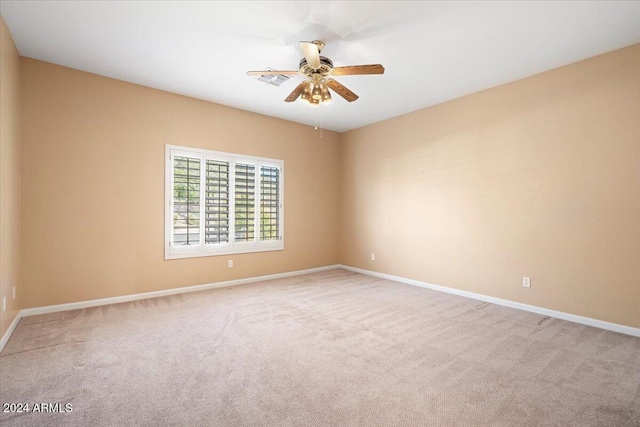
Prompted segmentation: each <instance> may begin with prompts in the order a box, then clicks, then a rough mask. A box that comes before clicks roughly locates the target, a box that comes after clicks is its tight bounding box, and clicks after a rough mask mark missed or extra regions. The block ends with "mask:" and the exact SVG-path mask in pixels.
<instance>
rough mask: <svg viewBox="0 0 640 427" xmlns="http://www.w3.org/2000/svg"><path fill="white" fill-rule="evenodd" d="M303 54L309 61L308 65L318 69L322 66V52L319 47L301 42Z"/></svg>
mask: <svg viewBox="0 0 640 427" xmlns="http://www.w3.org/2000/svg"><path fill="white" fill-rule="evenodd" d="M300 47H301V48H302V52H304V58H305V59H306V60H307V64H308V65H309V66H310V67H311V68H313V69H316V68H318V67H319V66H320V52H319V51H318V46H317V45H316V44H315V43H311V42H300Z"/></svg>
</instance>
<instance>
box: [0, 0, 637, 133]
mask: <svg viewBox="0 0 640 427" xmlns="http://www.w3.org/2000/svg"><path fill="white" fill-rule="evenodd" d="M0 12H1V13H2V16H3V17H4V19H5V22H6V23H7V26H8V27H9V30H10V31H11V34H12V35H13V38H14V40H15V42H16V45H17V47H18V50H19V52H20V54H21V55H23V56H26V57H30V58H35V59H39V60H42V61H48V62H52V63H55V64H60V65H64V66H67V67H72V68H76V69H79V70H84V71H88V72H91V73H96V74H100V75H103V76H108V77H113V78H116V79H120V80H125V81H128V82H133V83H138V84H141V85H145V86H150V87H154V88H158V89H162V90H166V91H169V92H174V93H179V94H183V95H187V96H192V97H195V98H200V99H204V100H208V101H213V102H216V103H219V104H224V105H229V106H232V107H236V108H240V109H243V110H248V111H254V112H257V113H261V114H266V115H269V116H273V117H279V118H282V119H286V120H292V121H295V122H299V123H305V124H309V125H314V124H315V122H316V120H320V119H321V120H322V126H323V127H324V128H325V129H331V130H335V131H339V132H343V131H347V130H350V129H354V128H357V127H360V126H364V125H367V124H370V123H375V122H378V121H381V120H385V119H387V118H390V117H395V116H398V115H401V114H405V113H408V112H411V111H414V110H417V109H420V108H424V107H428V106H430V105H434V104H438V103H441V102H443V101H447V100H449V99H453V98H458V97H460V96H463V95H467V94H470V93H473V92H477V91H480V90H483V89H487V88H490V87H492V86H496V85H500V84H503V83H507V82H510V81H513V80H516V79H520V78H523V77H526V76H530V75H533V74H537V73H540V72H543V71H546V70H549V69H552V68H556V67H559V66H562V65H566V64H569V63H572V62H575V61H578V60H581V59H585V58H588V57H591V56H595V55H598V54H601V53H604V52H608V51H611V50H614V49H618V48H621V47H624V46H628V45H630V44H634V43H638V42H640V1H587V2H578V1H566V2H564V1H549V2H543V1H537V2H522V1H517V2H506V1H496V2H479V1H478V2H471V1H469V2H450V1H447V2H445V1H442V2H418V1H409V2H400V1H392V2H384V1H351V2H346V1H322V2H321V1H314V2H303V1H297V2H265V1H254V2H241V1H234V2H230V1H229V2H226V1H225V2H221V1H217V2H205V1H198V2H195V1H194V2H189V1H132V0H129V1H83V2H80V1H53V0H46V1H33V0H30V1H10V0H2V1H1V2H0ZM314 39H320V40H323V41H325V43H326V48H325V49H324V50H323V52H322V54H323V55H324V56H327V57H329V58H331V59H332V60H333V62H334V65H335V66H342V65H357V64H372V63H381V64H383V65H384V67H385V68H386V72H385V74H384V75H363V76H342V77H336V79H337V80H339V81H340V82H341V83H343V84H344V85H346V86H347V87H349V88H350V89H351V90H353V91H354V92H355V93H357V94H358V95H360V99H358V100H357V101H355V102H353V103H347V102H346V101H345V100H343V99H342V98H340V97H339V96H337V95H334V96H333V98H334V101H333V102H332V103H331V104H328V105H325V106H322V107H320V108H319V107H313V106H310V105H307V104H303V103H301V102H300V101H298V102H295V103H285V102H283V100H284V98H285V97H286V96H287V95H288V94H289V92H291V91H292V90H293V88H294V87H295V86H296V85H297V82H298V81H299V80H300V79H301V77H294V78H292V79H290V80H289V81H287V82H285V83H284V84H283V85H282V86H280V87H276V86H270V85H267V84H265V83H262V82H259V81H257V80H256V79H255V78H252V77H248V76H246V75H245V72H246V71H248V70H261V69H265V68H267V67H271V68H275V69H281V70H296V69H297V68H298V62H299V61H300V59H301V58H302V51H301V50H300V47H299V45H298V42H299V41H301V40H308V41H311V40H314Z"/></svg>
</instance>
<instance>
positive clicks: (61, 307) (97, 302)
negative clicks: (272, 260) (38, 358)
mask: <svg viewBox="0 0 640 427" xmlns="http://www.w3.org/2000/svg"><path fill="white" fill-rule="evenodd" d="M336 268H340V266H339V265H328V266H326V267H317V268H310V269H307V270H298V271H289V272H286V273H277V274H269V275H266V276H256V277H248V278H246V279H236V280H227V281H226V282H216V283H207V284H204V285H196V286H187V287H184V288H173V289H166V290H164V291H154V292H145V293H141V294H132V295H122V296H119V297H111V298H101V299H94V300H89V301H79V302H71V303H67V304H57V305H48V306H45V307H35V308H25V309H23V310H20V312H19V313H18V315H17V316H16V318H15V319H14V320H13V322H12V323H11V326H9V329H8V330H7V332H6V333H5V334H4V335H3V337H2V340H1V341H0V352H2V349H4V346H5V345H6V344H7V341H9V338H10V337H11V334H12V333H13V331H14V329H15V328H16V326H17V325H18V322H19V321H20V319H21V318H23V317H27V316H35V315H38V314H47V313H56V312H59V311H68V310H78V309H81V308H88V307H98V306H101V305H109V304H117V303H121V302H130V301H136V300H141V299H148V298H157V297H163V296H167V295H176V294H182V293H186V292H197V291H204V290H207V289H215V288H224V287H227V286H236V285H244V284H247V283H254V282H261V281H264V280H273V279H281V278H284V277H291V276H300V275H302V274H309V273H317V272H320V271H327V270H334V269H336Z"/></svg>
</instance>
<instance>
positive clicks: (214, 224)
mask: <svg viewBox="0 0 640 427" xmlns="http://www.w3.org/2000/svg"><path fill="white" fill-rule="evenodd" d="M229 178H230V177H229V162H224V161H219V160H207V166H206V189H205V203H206V204H205V243H206V244H219V243H228V242H229V218H230V217H229Z"/></svg>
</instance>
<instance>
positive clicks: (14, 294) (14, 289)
mask: <svg viewBox="0 0 640 427" xmlns="http://www.w3.org/2000/svg"><path fill="white" fill-rule="evenodd" d="M13 299H16V287H15V286H14V287H13Z"/></svg>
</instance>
